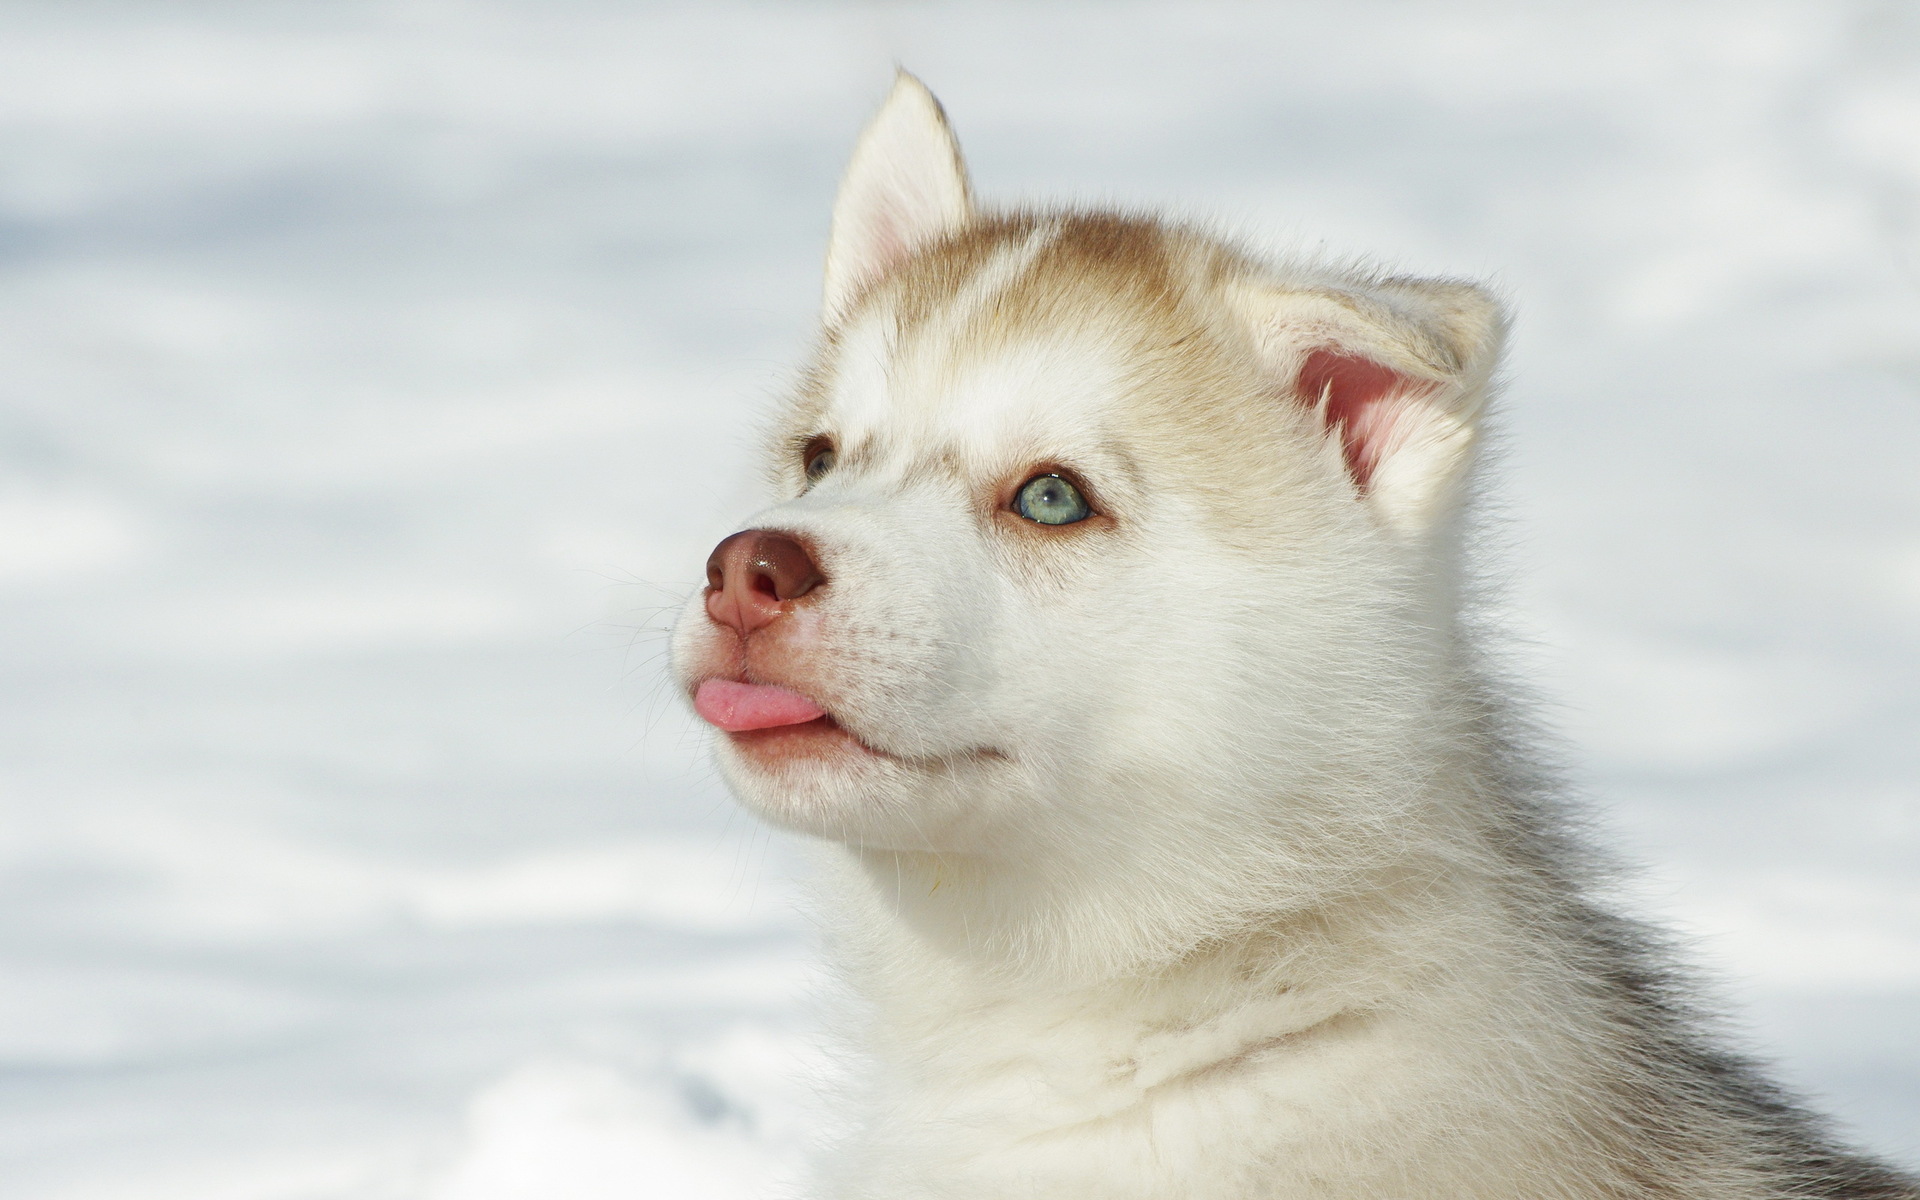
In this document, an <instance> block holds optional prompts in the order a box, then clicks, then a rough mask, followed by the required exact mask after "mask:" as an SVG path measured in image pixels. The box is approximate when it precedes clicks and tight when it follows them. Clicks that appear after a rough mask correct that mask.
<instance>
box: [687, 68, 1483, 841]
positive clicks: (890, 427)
mask: <svg viewBox="0 0 1920 1200" xmlns="http://www.w3.org/2000/svg"><path fill="white" fill-rule="evenodd" d="M1499 336H1500V317H1499V314H1498V311H1497V309H1496V308H1495V306H1494V304H1493V302H1492V301H1491V300H1489V299H1488V298H1487V297H1486V296H1485V295H1484V294H1483V293H1482V292H1480V291H1478V290H1477V289H1474V288H1471V287H1468V286H1466V285H1461V284H1453V283H1438V282H1421V281H1413V280H1406V279H1385V278H1371V277H1365V278H1363V277H1359V276H1354V275H1350V274H1339V273H1329V272H1317V271H1311V270H1307V269H1274V268H1271V267H1266V266H1262V265H1259V264H1256V263H1254V262H1252V261H1250V260H1248V259H1246V258H1244V257H1242V256H1240V255H1239V254H1237V253H1235V252H1234V251H1232V250H1230V249H1228V248H1226V247H1224V246H1221V245H1219V244H1218V243H1216V242H1213V241H1211V240H1209V239H1208V238H1206V237H1204V236H1201V235H1199V234H1197V233H1193V232H1190V231H1185V230H1179V229H1173V228H1169V227H1166V226H1163V225H1160V224H1158V223H1155V222H1153V221H1149V220H1142V219H1135V218H1130V217H1122V216H1115V215H1108V214H1098V213H1075V212H1065V213H1014V214H981V213H979V212H977V211H976V210H975V208H974V206H973V202H972V199H971V193H970V190H969V187H968V184H967V181H966V176H965V172H964V168H963V166H962V165H961V161H960V158H959V154H958V151H957V149H956V147H955V145H954V141H953V138H952V135H951V133H950V131H949V130H948V128H947V125H946V122H945V120H944V118H943V117H942V115H941V113H940V110H939V107H938V105H937V104H936V103H935V102H934V101H933V98H932V97H931V96H930V95H929V94H928V93H927V92H926V90H925V89H924V88H923V87H921V86H920V84H919V83H918V82H917V81H915V80H913V79H912V78H911V77H907V76H902V77H901V79H900V81H899V82H898V84H897V85H896V87H895V89H894V93H893V95H892V97H891V98H890V99H889V101H888V102H887V104H886V106H885V107H884V108H883V110H882V111H881V113H880V115H879V116H878V117H877V118H876V119H875V120H874V122H873V124H872V125H871V126H870V127H869V128H868V130H867V132H866V133H865V135H864V136H863V137H862V139H861V141H860V144H859V148H858V149H857V151H856V153H855V156H854V160H853V163H852V165H851V166H850V168H849V170H848V174H847V177H846V179H845V181H844V182H843V184H842V186H841V191H840V198H839V200H838V202H837V204H836V209H835V213H834V222H833V237H832V244H831V248H830V250H829V252H828V257H827V278H826V297H825V331H824V334H823V337H822V340H821V345H820V348H819V351H818V354H817V357H816V359H815V362H814V365H813V367H812V369H811V371H810V372H809V373H808V375H807V377H806V381H805V383H804V384H803V386H801V387H800V388H799V389H798V390H797V393H796V395H794V396H793V398H792V399H791V401H790V403H789V404H788V406H787V409H786V412H785V414H784V417H783V419H782V422H781V425H780V430H779V433H778V435H777V436H776V437H775V438H774V439H773V441H772V444H771V446H770V448H769V455H770V462H769V466H770V469H771V474H772V477H773V479H774V480H775V486H776V490H777V495H778V499H777V501H776V503H774V504H773V505H772V506H771V507H769V508H767V509H765V510H764V511H762V512H760V513H758V514H756V515H755V516H753V517H752V518H751V519H750V520H749V521H748V522H747V523H746V525H745V527H744V530H745V531H746V532H745V533H744V534H743V535H736V537H735V538H733V539H729V541H728V542H726V543H723V544H722V547H721V549H720V550H719V551H717V552H716V554H715V557H714V560H713V561H712V562H711V563H710V564H709V587H708V589H707V590H706V592H705V593H704V594H703V595H701V596H698V597H696V598H694V600H693V601H692V602H691V603H690V605H689V607H688V608H687V610H686V613H685V614H684V616H683V618H682V620H681V622H680V626H679V629H678V631H677V633H676V639H675V659H676V665H677V668H678V671H679V674H680V678H681V681H682V683H683V686H684V687H685V688H686V689H687V691H688V693H689V695H690V696H692V697H694V699H695V703H696V707H697V708H698V709H699V710H700V711H701V713H702V715H704V716H706V717H707V718H708V719H709V720H710V721H712V722H713V723H715V724H716V725H718V726H720V727H721V729H722V730H723V731H724V732H722V733H721V735H720V737H719V747H718V753H719V758H720V763H721V766H722V769H723V771H724V773H725V775H726V776H727V778H728V780H729V782H730V783H731V784H732V786H733V788H734V789H735V791H736V792H737V794H738V795H739V796H740V798H741V799H742V800H743V801H744V802H745V803H746V804H748V805H749V806H750V807H752V808H754V809H756V810H757V811H759V812H760V813H761V814H763V815H764V816H766V817H767V818H768V819H770V820H773V821H775V822H777V823H779V824H782V825H785V826H788V827H790V828H794V829H798V830H801V831H804V832H807V833H812V834H816V835H819V836H823V837H827V838H832V839H835V840H839V841H843V842H846V843H849V844H852V845H854V846H857V847H862V848H866V849H870V850H881V851H907V852H913V851H934V852H938V853H941V854H946V855H962V856H980V857H983V858H987V859H998V860H1011V859H1020V860H1023V861H1025V860H1031V859H1036V858H1041V859H1045V860H1047V861H1049V862H1051V863H1053V864H1055V865H1056V866H1059V867H1060V869H1062V870H1095V869H1099V870H1106V869H1109V868H1110V867H1111V866H1112V865H1113V864H1115V863H1120V862H1126V863H1133V864H1137V865H1139V866H1140V867H1141V869H1149V868H1150V867H1151V865H1152V864H1153V863H1159V862H1169V861H1171V859H1172V858H1175V857H1178V856H1177V855H1176V854H1175V853H1174V851H1175V850H1176V849H1177V848H1178V847H1180V846H1189V845H1190V846H1194V847H1202V846H1205V845H1207V844H1214V845H1216V846H1217V845H1221V844H1225V845H1228V846H1231V845H1236V844H1244V843H1247V842H1248V840H1249V839H1254V840H1259V841H1261V842H1263V843H1265V842H1269V841H1276V840H1277V841H1278V842H1285V843H1287V844H1288V845H1290V846H1292V847H1294V848H1295V849H1294V850H1292V851H1289V852H1290V853H1298V854H1304V853H1306V851H1304V850H1300V849H1299V847H1302V846H1306V845H1309V844H1310V843H1312V842H1313V840H1314V838H1315V837H1319V836H1321V835H1323V834H1325V833H1326V831H1327V830H1329V829H1331V828H1332V827H1333V826H1334V825H1338V824H1339V822H1340V821H1341V820H1348V819H1349V818H1346V817H1340V816H1338V815H1336V814H1329V813H1327V812H1325V811H1321V810H1319V809H1316V808H1315V806H1314V803H1313V801H1312V800H1311V797H1312V796H1313V795H1315V794H1317V793H1316V787H1317V785H1319V784H1323V783H1324V782H1325V781H1326V780H1328V779H1330V778H1334V777H1337V776H1341V775H1342V773H1343V772H1344V773H1347V774H1351V773H1352V772H1355V771H1365V770H1368V769H1370V767H1369V764H1370V763H1371V762H1372V761H1373V759H1375V758H1379V757H1380V751H1379V748H1380V747H1381V746H1382V745H1383V744H1384V743H1385V742H1387V741H1391V740H1392V739H1395V738H1399V737H1403V736H1406V735H1407V727H1408V726H1409V724H1410V723H1417V720H1418V718H1417V717H1415V716H1412V715H1410V714H1411V713H1412V712H1413V710H1414V708H1415V707H1417V706H1416V705H1413V704H1411V703H1410V697H1411V693H1413V692H1415V691H1417V690H1418V689H1419V688H1420V686H1421V684H1420V680H1421V679H1423V678H1426V677H1430V670H1429V671H1428V675H1423V674H1422V670H1423V665H1425V666H1427V667H1430V664H1431V662H1432V660H1433V659H1434V656H1435V655H1439V654H1443V653H1445V647H1444V645H1443V643H1444V640H1445V636H1444V631H1445V627H1446V624H1447V617H1448V616H1449V611H1448V606H1449V602H1450V590H1449V580H1450V577H1451V558H1452V554H1453V551H1452V548H1451V540H1452V539H1451V538H1450V536H1449V530H1450V529H1451V527H1452V525H1453V516H1454V513H1455V511H1456V509H1457V505H1458V501H1459V491H1460V488H1461V485H1462V481H1463V479H1464V476H1465V474H1466V472H1467V470H1468V467H1469V465H1470V459H1471V455H1472V449H1473V444H1474V433H1475V428H1476V419H1477V417H1478V413H1479V408H1480V405H1481V400H1482V396H1483V393H1484V390H1485V385H1486V382H1487V378H1488V375H1489V373H1490V371H1491V370H1492V367H1493V365H1494V359H1495V355H1496V352H1497V345H1498V341H1499ZM1401 761H1403V759H1402V760H1401ZM1390 783H1391V781H1385V782H1383V783H1382V786H1383V787H1384V786H1388V784H1390ZM1321 790H1324V789H1321ZM1351 819H1352V820H1360V819H1363V818H1362V817H1352V818H1351ZM1364 819H1365V820H1367V821H1371V822H1373V823H1375V824H1380V823H1382V822H1384V821H1387V820H1389V819H1390V818H1388V817H1383V816H1381V815H1380V814H1379V813H1373V814H1369V815H1366V816H1364ZM1323 840H1324V839H1323ZM1267 849H1268V850H1270V849H1271V847H1267ZM1198 852H1199V851H1198V850H1196V853H1198ZM1229 857H1230V854H1229ZM1072 864H1079V865H1078V866H1075V865H1072ZM1088 864H1104V865H1103V866H1099V867H1094V866H1089V865H1088ZM1216 865H1217V864H1216ZM1216 873H1218V872H1216Z"/></svg>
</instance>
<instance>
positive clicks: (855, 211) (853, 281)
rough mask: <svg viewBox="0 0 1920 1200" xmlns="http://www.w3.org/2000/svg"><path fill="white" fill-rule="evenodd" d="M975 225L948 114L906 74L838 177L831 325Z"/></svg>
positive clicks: (830, 261)
mask: <svg viewBox="0 0 1920 1200" xmlns="http://www.w3.org/2000/svg"><path fill="white" fill-rule="evenodd" d="M972 219H973V197H972V194H971V192H970V190H969V189H968V187H967V168H966V164H965V163H963V162H961V161H960V146H959V144H958V143H957V142H955V141H954V140H953V130H951V129H949V128H948V127H947V118H946V114H945V113H943V112H941V111H940V102H939V101H938V100H935V99H934V98H933V93H932V92H929V91H928V90H927V88H926V85H925V84H923V83H921V82H920V81H919V80H918V79H915V78H914V77H913V76H911V75H909V74H907V73H906V72H905V71H902V72H900V73H899V75H898V76H896V77H895V79H894V81H893V92H892V93H891V94H890V95H888V97H887V102H886V103H885V104H883V105H881V106H880V111H879V113H878V114H876V115H875V116H874V118H873V120H872V121H870V122H868V124H867V128H866V131H865V132H863V133H862V134H861V135H860V141H859V144H857V145H856V146H854V148H853V161H852V162H850V163H848V164H847V173H846V174H845V175H843V176H841V178H840V194H839V196H838V197H836V198H835V200H834V203H833V233H832V235H831V236H830V237H829V238H828V241H827V281H826V306H825V316H826V322H827V324H829V325H835V324H838V323H839V322H840V321H841V319H842V318H844V317H845V316H846V315H847V311H848V309H849V308H850V307H852V304H853V301H854V300H855V299H857V298H858V297H859V295H860V293H861V292H863V291H865V290H866V288H867V287H868V286H869V285H871V284H872V283H873V282H874V281H875V280H876V279H879V278H880V277H881V276H883V275H885V274H886V273H887V272H889V271H891V270H893V269H894V268H895V267H898V266H899V265H900V264H901V263H903V262H905V261H906V260H907V259H908V258H909V257H910V256H911V255H912V254H913V252H914V251H915V250H916V249H918V248H919V247H921V246H923V245H925V244H926V243H928V242H930V241H933V240H934V239H936V238H938V237H940V236H942V235H943V234H947V233H951V232H953V231H954V230H956V229H959V228H960V227H961V226H963V225H965V224H967V223H968V222H969V221H971V220H972Z"/></svg>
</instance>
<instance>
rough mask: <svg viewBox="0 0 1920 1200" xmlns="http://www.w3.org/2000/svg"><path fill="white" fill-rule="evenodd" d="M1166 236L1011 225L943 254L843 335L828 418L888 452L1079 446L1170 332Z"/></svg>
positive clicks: (994, 453) (1134, 228) (1001, 453)
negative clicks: (1162, 285) (1159, 284)
mask: <svg viewBox="0 0 1920 1200" xmlns="http://www.w3.org/2000/svg"><path fill="white" fill-rule="evenodd" d="M1159 236H1160V235H1159V232H1158V231H1157V230H1155V229H1153V228H1151V227H1149V226H1144V225H1124V224H1123V225H1110V224H1100V223H1097V222H1081V223H1078V224H1076V223H1075V222H1073V221H1065V222H1063V221H1058V220H1055V221H1046V222H1038V223H1034V224H1018V223H1012V224H1009V225H1007V226H1005V227H1002V228H1000V229H997V230H990V231H989V232H988V234H987V235H985V236H982V237H980V238H978V239H975V240H973V241H964V240H963V241H961V242H959V243H957V244H955V245H953V246H950V247H948V248H946V250H945V251H944V252H942V253H936V254H934V255H931V256H929V258H928V259H927V260H925V261H923V262H921V263H920V264H918V266H917V267H916V269H914V270H912V271H909V272H907V273H906V274H905V275H904V277H903V278H901V279H899V280H897V281H896V283H895V285H894V286H892V287H891V288H889V289H886V290H884V291H883V292H882V293H881V294H879V295H877V296H876V297H875V298H874V299H873V302H871V303H870V304H868V305H867V306H866V307H865V308H864V309H863V310H862V311H861V312H860V313H859V314H858V315H857V316H856V318H855V319H854V320H853V321H852V322H850V323H849V325H848V326H847V327H845V328H844V329H842V330H841V331H840V333H839V336H838V337H837V338H836V340H835V342H834V345H833V347H832V353H831V355H830V356H829V359H828V362H827V366H828V370H827V371H826V372H825V373H824V379H825V382H826V384H827V386H826V387H825V389H824V395H822V396H821V397H820V400H821V401H822V402H823V403H822V405H821V413H820V416H821V418H822V422H823V425H824V426H825V427H828V428H830V430H831V432H832V433H833V434H834V436H835V437H836V438H837V439H839V441H840V443H841V444H842V445H843V446H846V447H848V448H852V449H856V450H860V451H864V452H865V453H866V454H869V455H874V456H878V457H890V456H892V455H893V454H907V453H915V452H917V453H920V454H923V455H924V454H926V453H927V452H929V451H935V450H936V449H937V451H938V452H940V453H955V454H959V455H961V456H962V457H964V458H966V459H970V460H973V461H976V462H978V461H982V460H997V459H999V458H1004V457H1005V456H1007V455H1009V454H1018V453H1042V454H1048V453H1051V454H1069V453H1072V452H1074V451H1075V450H1076V449H1079V448H1081V447H1082V446H1084V445H1086V444H1087V443H1088V442H1089V441H1091V440H1092V439H1094V438H1096V437H1098V436H1099V435H1100V434H1102V433H1103V432H1111V431H1112V430H1113V428H1114V425H1115V420H1114V417H1115V416H1116V415H1117V414H1118V413H1120V412H1121V411H1122V410H1123V409H1124V408H1125V406H1126V401H1127V395H1128V391H1129V385H1130V381H1131V380H1132V378H1133V377H1134V376H1136V375H1137V374H1138V373H1139V371H1140V369H1141V366H1142V363H1143V361H1144V360H1145V358H1146V357H1148V356H1149V355H1150V350H1149V348H1150V347H1151V346H1153V345H1155V344H1156V343H1158V344H1165V343H1167V342H1169V341H1171V340H1173V339H1174V338H1175V336H1176V334H1175V333H1173V332H1169V330H1168V328H1167V321H1168V306H1167V305H1166V304H1165V303H1164V302H1161V303H1156V302H1155V297H1156V296H1159V295H1162V294H1163V293H1162V292H1161V291H1160V290H1159V289H1157V288H1156V287H1154V286H1152V285H1153V283H1154V282H1155V281H1156V280H1157V278H1158V277H1159V276H1160V275H1161V274H1162V273H1163V271H1164V266H1163V261H1162V259H1163V253H1162V251H1161V248H1160V245H1159V242H1158V239H1159Z"/></svg>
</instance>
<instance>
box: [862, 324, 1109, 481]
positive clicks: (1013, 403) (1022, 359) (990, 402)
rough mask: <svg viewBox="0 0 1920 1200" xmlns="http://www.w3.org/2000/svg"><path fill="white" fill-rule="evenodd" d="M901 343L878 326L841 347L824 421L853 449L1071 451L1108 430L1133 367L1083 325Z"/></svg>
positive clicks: (968, 453)
mask: <svg viewBox="0 0 1920 1200" xmlns="http://www.w3.org/2000/svg"><path fill="white" fill-rule="evenodd" d="M929 332H930V331H922V332H921V334H920V336H917V337H914V338H912V339H901V338H898V337H896V336H890V333H891V331H889V330H887V329H885V328H883V327H882V322H879V321H875V322H873V323H871V324H869V325H867V326H865V327H863V328H861V329H859V330H856V331H853V332H852V335H851V336H849V337H847V338H846V339H845V340H844V341H843V343H842V347H841V354H840V357H839V361H838V362H837V364H836V367H837V369H836V370H835V372H834V374H833V386H832V388H831V390H830V392H829V396H828V405H827V410H826V416H827V420H828V423H829V424H830V425H831V426H832V428H833V430H834V432H835V434H836V436H837V437H838V438H839V439H840V440H841V442H842V443H843V444H844V445H847V446H849V447H854V446H865V447H871V448H873V449H874V450H876V451H878V452H879V453H882V454H885V453H887V452H889V451H890V450H891V451H906V450H909V449H911V448H914V447H918V448H921V449H922V450H925V449H929V448H934V447H939V448H941V449H943V450H948V451H953V452H957V453H959V454H961V455H963V456H965V457H967V458H971V459H979V458H991V457H994V456H996V455H997V454H998V453H1001V452H1004V451H1005V450H1007V449H1009V448H1012V447H1024V446H1033V445H1050V446H1056V447H1057V449H1058V451H1060V452H1066V451H1069V450H1071V449H1073V448H1074V445H1073V444H1074V443H1078V442H1081V441H1083V440H1085V439H1086V438H1088V437H1091V436H1093V435H1095V434H1096V433H1097V432H1098V431H1100V430H1102V429H1105V428H1108V427H1110V426H1111V425H1112V421H1111V420H1110V416H1111V414H1112V412H1113V410H1114V409H1115V407H1116V406H1117V405H1118V404H1119V403H1120V402H1121V401H1122V399H1123V397H1124V391H1125V385H1126V380H1127V377H1128V375H1129V367H1130V364H1129V362H1128V353H1127V349H1126V347H1125V346H1124V345H1121V344H1116V341H1115V340H1113V339H1104V338H1101V337H1099V336H1097V335H1096V334H1095V333H1094V332H1092V331H1090V330H1086V329H1069V330H1054V331H1038V330H1036V331H1027V333H1025V334H1015V335H1011V336H1001V337H994V338H991V339H985V340H943V339H941V338H939V337H933V336H928V333H929Z"/></svg>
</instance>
